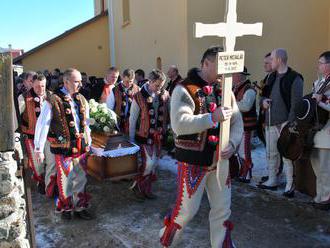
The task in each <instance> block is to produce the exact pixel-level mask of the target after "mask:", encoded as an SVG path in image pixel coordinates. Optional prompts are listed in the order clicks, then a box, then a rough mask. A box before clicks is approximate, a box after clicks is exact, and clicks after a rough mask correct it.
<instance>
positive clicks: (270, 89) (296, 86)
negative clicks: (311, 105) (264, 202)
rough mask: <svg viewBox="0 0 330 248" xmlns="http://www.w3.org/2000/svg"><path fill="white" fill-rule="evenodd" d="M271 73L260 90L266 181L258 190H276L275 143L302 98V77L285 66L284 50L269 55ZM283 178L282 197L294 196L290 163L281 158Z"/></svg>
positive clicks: (292, 118) (276, 50) (276, 156)
mask: <svg viewBox="0 0 330 248" xmlns="http://www.w3.org/2000/svg"><path fill="white" fill-rule="evenodd" d="M271 58H272V69H273V72H272V73H271V74H270V75H269V77H268V79H267V83H266V85H265V87H264V88H263V92H262V97H261V99H260V105H261V107H262V108H263V110H264V111H265V112H266V120H265V122H266V150H267V163H268V180H267V181H266V182H263V183H260V184H259V187H260V188H262V189H268V190H277V186H278V182H277V172H278V170H279V165H280V159H281V156H280V154H279V152H278V150H277V140H278V138H279V136H280V132H281V129H282V128H283V127H284V126H285V124H286V123H287V122H288V121H293V120H294V117H295V115H294V108H295V105H296V103H297V102H298V101H299V100H300V99H301V97H302V95H303V85H304V82H303V77H302V76H301V75H300V74H299V73H297V72H295V71H294V70H292V69H291V68H290V67H288V64H287V62H288V55H287V52H286V50H284V49H282V48H279V49H275V50H274V51H272V53H271ZM283 161H284V170H285V175H286V187H285V191H284V196H287V197H293V196H294V183H293V165H292V161H290V160H288V159H285V158H283Z"/></svg>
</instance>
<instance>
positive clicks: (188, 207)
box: [160, 47, 243, 248]
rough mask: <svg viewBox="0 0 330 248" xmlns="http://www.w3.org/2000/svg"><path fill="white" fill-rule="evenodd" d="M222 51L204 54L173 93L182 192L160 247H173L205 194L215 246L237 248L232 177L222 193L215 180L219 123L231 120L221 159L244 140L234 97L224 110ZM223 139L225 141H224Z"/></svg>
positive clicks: (167, 222)
mask: <svg viewBox="0 0 330 248" xmlns="http://www.w3.org/2000/svg"><path fill="white" fill-rule="evenodd" d="M219 51H221V49H220V48H219V47H212V48H209V49H207V50H206V51H205V53H204V55H203V58H202V60H201V69H197V68H195V69H192V70H190V72H189V73H188V77H187V78H186V79H185V80H184V81H183V82H181V83H180V84H179V85H178V86H176V87H175V89H174V91H173V94H172V96H171V114H170V117H171V126H172V129H173V131H174V133H175V134H176V135H177V137H176V139H175V145H176V154H175V156H176V158H177V159H178V161H179V162H178V192H177V200H176V203H175V206H174V208H173V210H172V212H171V213H169V214H168V215H167V216H166V217H165V220H164V225H165V226H164V228H162V229H161V231H160V237H161V239H160V242H161V244H162V245H163V246H164V247H169V246H170V245H171V244H172V242H175V241H177V240H178V238H179V237H180V235H181V233H182V231H183V229H184V228H185V226H186V225H187V224H188V223H189V221H190V220H191V219H192V218H193V217H194V215H195V214H196V213H197V211H198V209H199V206H200V203H201V200H202V196H203V192H204V190H206V192H207V194H208V199H209V202H210V207H211V211H210V215H209V222H210V233H211V237H210V239H211V246H212V247H214V248H218V247H233V244H232V241H231V238H230V230H231V229H232V228H233V226H232V224H231V222H229V221H228V218H229V216H230V212H231V211H230V204H231V189H230V176H229V175H227V176H228V179H227V182H226V187H224V188H222V189H220V187H219V185H218V182H217V178H216V166H217V160H218V158H217V154H218V152H217V148H218V147H219V126H220V125H219V123H220V122H222V121H224V120H228V119H229V118H230V123H231V125H230V144H229V146H228V147H226V148H225V149H224V150H223V151H222V158H221V159H229V158H230V157H231V156H232V155H233V153H234V151H235V150H236V149H237V147H238V145H239V143H240V142H241V140H242V135H243V122H242V117H241V114H240V112H239V109H238V107H237V104H236V100H235V97H234V95H233V94H232V96H231V97H232V106H231V108H224V107H221V106H220V105H221V87H220V84H219V82H218V75H217V66H216V55H217V53H218V52H219ZM220 139H221V137H220Z"/></svg>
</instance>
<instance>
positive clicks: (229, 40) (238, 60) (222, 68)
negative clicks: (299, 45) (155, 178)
mask: <svg viewBox="0 0 330 248" xmlns="http://www.w3.org/2000/svg"><path fill="white" fill-rule="evenodd" d="M236 10H237V0H226V14H225V20H226V22H224V23H216V24H202V23H198V22H197V23H195V36H196V38H201V37H204V36H218V37H224V52H220V53H219V54H218V58H217V61H218V74H224V80H223V81H222V103H221V104H222V106H224V107H230V106H231V96H232V73H235V72H242V71H243V70H244V51H234V50H235V44H236V38H237V37H241V36H244V35H257V36H261V35H262V26H263V24H262V23H255V24H244V23H240V22H237V12H236ZM229 131H230V120H227V121H224V122H222V123H221V125H220V134H219V135H220V144H219V146H220V147H219V153H220V154H219V161H218V164H217V179H218V183H219V186H220V188H223V187H225V184H226V181H227V177H228V175H229V161H228V160H222V159H221V151H222V150H223V149H224V148H225V147H227V146H228V145H229Z"/></svg>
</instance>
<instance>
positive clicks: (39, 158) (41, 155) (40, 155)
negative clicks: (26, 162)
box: [34, 152, 45, 164]
mask: <svg viewBox="0 0 330 248" xmlns="http://www.w3.org/2000/svg"><path fill="white" fill-rule="evenodd" d="M34 154H35V156H36V160H37V163H39V164H41V163H42V162H43V161H44V159H45V155H44V153H43V152H34Z"/></svg>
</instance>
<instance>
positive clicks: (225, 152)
mask: <svg viewBox="0 0 330 248" xmlns="http://www.w3.org/2000/svg"><path fill="white" fill-rule="evenodd" d="M234 152H235V149H234V148H233V146H232V145H231V144H229V145H228V146H227V147H226V148H225V149H223V150H222V151H221V158H222V159H230V157H231V156H233V154H234Z"/></svg>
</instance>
